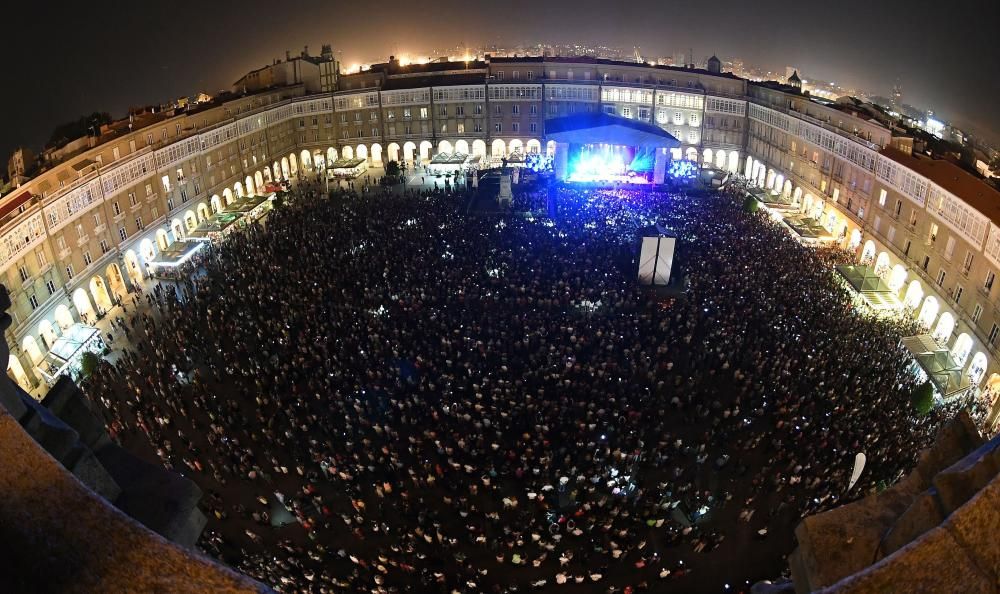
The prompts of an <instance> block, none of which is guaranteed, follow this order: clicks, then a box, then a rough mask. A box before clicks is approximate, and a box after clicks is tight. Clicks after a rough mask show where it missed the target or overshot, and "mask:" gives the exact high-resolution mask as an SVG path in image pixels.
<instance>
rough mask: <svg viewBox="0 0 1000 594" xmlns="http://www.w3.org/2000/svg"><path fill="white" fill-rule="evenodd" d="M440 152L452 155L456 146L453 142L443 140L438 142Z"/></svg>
mask: <svg viewBox="0 0 1000 594" xmlns="http://www.w3.org/2000/svg"><path fill="white" fill-rule="evenodd" d="M438 152H439V153H444V154H446V155H450V154H452V153H453V152H455V147H454V146H453V145H452V144H451V142H449V141H447V140H442V141H441V142H439V143H438Z"/></svg>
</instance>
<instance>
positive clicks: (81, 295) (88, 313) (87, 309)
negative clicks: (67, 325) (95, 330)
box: [73, 287, 97, 324]
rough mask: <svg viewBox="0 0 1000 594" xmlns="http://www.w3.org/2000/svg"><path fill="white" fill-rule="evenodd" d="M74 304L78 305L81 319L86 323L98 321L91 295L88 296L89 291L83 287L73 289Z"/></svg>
mask: <svg viewBox="0 0 1000 594" xmlns="http://www.w3.org/2000/svg"><path fill="white" fill-rule="evenodd" d="M73 306H74V307H76V311H77V313H79V314H80V319H81V320H83V321H84V322H85V323H91V324H92V323H94V322H96V321H97V315H96V314H95V313H94V306H93V305H91V303H90V297H88V296H87V292H86V291H84V290H83V288H82V287H81V288H79V289H77V290H75V291H73Z"/></svg>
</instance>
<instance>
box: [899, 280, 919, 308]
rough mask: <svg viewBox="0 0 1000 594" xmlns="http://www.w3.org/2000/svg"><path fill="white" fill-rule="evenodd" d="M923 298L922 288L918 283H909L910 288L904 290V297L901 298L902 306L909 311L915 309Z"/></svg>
mask: <svg viewBox="0 0 1000 594" xmlns="http://www.w3.org/2000/svg"><path fill="white" fill-rule="evenodd" d="M923 298H924V288H923V287H922V286H920V281H918V280H912V281H910V286H909V287H907V288H906V295H905V296H904V297H903V305H905V306H906V307H909V308H910V309H917V306H918V305H920V300H921V299H923Z"/></svg>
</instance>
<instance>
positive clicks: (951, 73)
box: [0, 0, 1000, 161]
mask: <svg viewBox="0 0 1000 594" xmlns="http://www.w3.org/2000/svg"><path fill="white" fill-rule="evenodd" d="M612 9H613V10H615V12H616V13H618V14H614V15H612V14H609V10H612ZM396 15H398V16H396ZM3 20H4V22H5V34H4V37H5V39H4V46H5V55H6V56H7V57H8V66H7V69H6V73H7V76H6V77H5V78H6V85H5V87H6V88H5V89H4V92H3V94H2V99H0V101H2V102H3V103H2V106H3V108H4V109H3V111H2V113H3V122H2V123H3V125H2V128H0V130H2V132H0V155H2V156H3V159H4V161H6V155H7V154H8V152H9V151H10V150H11V149H12V148H13V147H15V146H17V145H19V144H27V145H29V146H32V147H35V148H39V147H40V146H41V145H42V144H43V143H44V142H45V140H46V139H47V138H48V136H49V133H50V132H51V130H52V128H53V127H54V126H55V125H56V124H57V123H60V122H63V121H66V120H71V119H75V118H76V117H78V116H80V115H82V114H84V113H90V112H92V111H95V110H99V111H109V112H111V114H112V115H113V116H115V117H121V116H123V115H125V114H126V112H127V109H128V107H129V106H131V105H142V104H150V103H160V102H163V101H166V100H168V99H170V98H172V97H178V96H182V95H190V94H193V93H196V92H197V91H199V90H205V91H206V92H208V93H210V94H214V93H215V92H217V91H218V90H220V89H228V88H229V86H230V84H231V83H232V82H233V81H235V80H236V79H237V78H239V77H240V76H241V75H242V74H243V73H244V72H246V71H247V70H250V69H252V68H255V67H259V66H262V65H264V64H266V63H270V61H271V60H272V59H273V58H275V57H282V58H283V57H284V54H285V50H286V49H287V50H291V51H292V53H293V54H297V53H298V52H300V51H301V49H302V47H303V46H304V45H308V46H309V49H310V52H311V53H312V54H314V55H316V54H318V53H319V51H320V46H321V44H323V43H332V44H333V47H334V51H335V52H338V53H339V54H340V55H341V58H342V62H343V65H344V66H345V67H346V66H348V65H350V64H352V63H357V62H365V61H373V60H376V59H380V58H384V57H385V56H386V55H388V54H389V53H397V54H410V55H416V56H419V55H425V52H428V51H430V50H431V49H432V48H439V47H443V46H451V45H457V44H459V43H463V42H464V43H466V44H468V45H470V46H478V45H482V44H484V43H494V42H495V43H500V44H503V43H506V44H508V45H513V44H514V43H517V42H537V41H542V42H550V43H570V42H583V43H591V44H599V43H600V44H605V45H609V46H623V47H631V46H633V45H636V44H638V45H640V46H641V48H642V53H643V54H644V55H646V56H659V55H673V54H675V53H677V52H679V51H684V50H686V49H687V48H689V47H690V48H692V49H693V50H694V57H695V60H696V61H701V60H702V59H704V58H705V57H707V56H708V55H711V54H712V53H715V54H718V55H719V56H720V57H722V58H724V59H727V58H732V57H740V58H743V59H744V60H745V61H746V62H747V63H750V64H758V65H761V66H767V67H773V68H778V69H780V70H782V71H783V69H784V66H785V65H794V66H796V67H799V68H801V69H803V70H805V71H806V73H807V74H812V75H815V76H819V77H821V78H825V79H827V80H834V81H836V82H839V83H845V84H849V85H856V86H858V87H860V88H863V89H867V90H870V91H873V92H877V93H879V94H882V95H886V96H888V94H889V90H890V88H891V86H892V84H893V82H894V81H895V80H896V79H897V78H898V79H899V80H900V81H901V84H902V86H903V91H904V102H906V103H910V104H911V105H917V106H921V107H926V108H932V109H935V110H936V111H937V113H939V114H940V115H941V117H942V118H945V119H949V120H951V121H952V122H953V123H955V124H958V125H960V126H966V127H968V128H970V129H972V130H976V131H978V132H979V133H981V134H984V135H989V136H990V137H991V138H993V139H994V140H995V141H998V142H1000V108H998V107H997V105H998V100H1000V41H998V34H1000V2H997V0H951V1H949V2H929V1H926V0H874V1H869V2H843V3H841V2H834V1H824V2H815V1H806V0H799V1H790V0H741V1H738V2H736V1H731V0H703V1H700V2H677V1H672V2H671V1H664V0H632V1H631V2H627V3H624V4H614V3H611V4H609V3H607V2H601V3H596V2H580V1H576V0H545V1H544V2H539V1H537V0H531V1H524V0H504V1H502V2H487V3H475V2H469V1H468V0H436V1H435V0H426V1H425V2H380V3H376V4H364V3H361V4H359V3H357V2H350V3H347V2H330V1H319V0H312V1H310V0H300V1H291V2H279V1H275V0H269V1H262V0H243V1H241V2H231V3H228V2H224V1H221V0H199V1H197V2H195V1H191V0H175V1H174V2H171V3H153V2H137V1H132V2H127V3H124V2H115V1H111V2H106V3H98V4H93V3H81V2H77V3H74V4H72V5H68V6H66V7H61V6H58V5H54V4H52V3H44V2H16V3H13V6H6V7H5V11H4V17H3ZM422 52H424V53H422Z"/></svg>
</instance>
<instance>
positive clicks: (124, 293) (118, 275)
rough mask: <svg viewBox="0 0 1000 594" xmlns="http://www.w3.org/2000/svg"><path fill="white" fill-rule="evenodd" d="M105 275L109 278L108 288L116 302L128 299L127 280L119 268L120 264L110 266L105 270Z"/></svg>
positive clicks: (115, 263) (114, 263)
mask: <svg viewBox="0 0 1000 594" xmlns="http://www.w3.org/2000/svg"><path fill="white" fill-rule="evenodd" d="M104 274H105V276H107V277H108V287H109V288H110V289H111V294H112V295H114V297H115V300H118V299H128V287H126V286H125V278H124V277H123V276H122V270H121V268H119V267H118V263H117V262H112V263H110V264H108V267H107V268H105V269H104Z"/></svg>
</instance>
